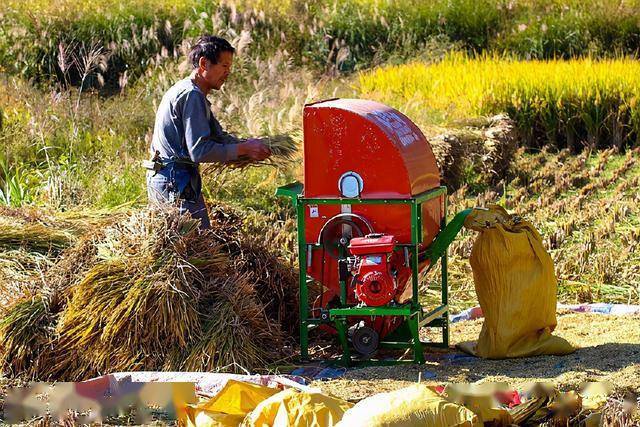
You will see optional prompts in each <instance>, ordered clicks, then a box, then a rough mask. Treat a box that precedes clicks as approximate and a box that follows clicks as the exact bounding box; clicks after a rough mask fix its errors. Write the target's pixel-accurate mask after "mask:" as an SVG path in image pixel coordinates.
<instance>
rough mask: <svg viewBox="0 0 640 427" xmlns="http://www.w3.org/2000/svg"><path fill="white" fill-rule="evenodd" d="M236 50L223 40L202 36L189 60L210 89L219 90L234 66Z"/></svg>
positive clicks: (193, 48) (190, 53)
mask: <svg viewBox="0 0 640 427" xmlns="http://www.w3.org/2000/svg"><path fill="white" fill-rule="evenodd" d="M234 53H235V49H234V48H233V47H232V46H231V44H229V42H228V41H226V40H225V39H223V38H220V37H216V36H202V37H200V38H199V39H198V41H197V42H196V44H195V45H194V46H193V47H192V48H191V52H189V60H190V61H191V64H192V65H193V68H194V70H195V71H196V73H197V74H198V75H199V76H200V77H201V80H202V81H203V82H204V83H205V84H206V85H207V86H208V88H209V89H216V90H219V89H220V88H221V87H222V85H223V84H224V82H225V80H227V77H229V73H230V72H231V66H232V64H233V54H234Z"/></svg>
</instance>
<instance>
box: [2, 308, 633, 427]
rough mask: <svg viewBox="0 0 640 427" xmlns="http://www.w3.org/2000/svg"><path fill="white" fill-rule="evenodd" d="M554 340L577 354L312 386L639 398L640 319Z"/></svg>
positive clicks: (452, 362) (461, 360) (347, 390)
mask: <svg viewBox="0 0 640 427" xmlns="http://www.w3.org/2000/svg"><path fill="white" fill-rule="evenodd" d="M481 326H482V319H480V320H476V321H466V322H460V323H455V324H453V325H452V327H451V341H452V344H453V345H455V344H456V343H459V342H464V341H469V340H474V339H476V338H477V336H478V334H479V332H480V328H481ZM555 334H556V335H559V336H562V337H564V338H566V339H567V340H569V341H570V342H571V343H572V344H573V345H574V346H576V347H579V348H578V349H577V350H576V352H575V353H573V354H570V355H567V356H539V357H530V358H522V359H512V360H482V359H477V358H472V357H467V356H466V355H464V354H463V353H461V352H458V351H456V350H454V349H451V350H449V351H443V350H439V351H435V350H434V351H428V352H427V353H426V355H425V356H426V358H427V362H426V364H425V365H402V366H393V367H370V368H362V369H351V370H348V371H347V372H346V374H345V375H344V376H343V377H342V378H340V379H334V380H328V381H315V382H313V383H312V386H315V387H318V388H320V389H322V390H323V391H324V392H326V393H330V394H332V395H334V396H337V397H340V398H343V399H346V400H349V401H353V402H355V401H358V400H361V399H363V398H365V397H367V396H370V395H372V394H375V393H380V392H384V391H391V390H396V389H398V388H402V387H405V386H407V385H409V384H411V383H413V382H416V381H417V380H418V375H419V373H422V381H423V382H425V383H427V384H433V385H440V384H444V383H448V382H466V383H470V382H506V383H508V384H510V385H511V386H512V387H513V388H516V389H520V388H522V387H526V385H527V383H531V382H534V381H550V382H552V383H554V384H555V385H556V386H557V387H558V388H559V389H561V390H570V389H573V390H575V389H578V388H579V387H580V385H581V383H583V382H585V381H610V382H611V383H612V384H613V385H614V386H615V387H616V389H617V390H618V391H633V392H635V393H640V316H633V317H632V316H624V317H614V316H605V315H598V314H585V313H582V314H574V313H572V314H564V315H559V316H558V327H557V329H556V332H555ZM425 338H426V337H425ZM18 384H19V382H17V381H15V380H13V381H9V380H7V379H3V378H1V377H0V424H2V421H1V419H2V418H3V417H2V415H1V414H2V410H1V409H2V406H3V405H2V401H3V398H4V396H5V393H6V387H7V386H11V385H18Z"/></svg>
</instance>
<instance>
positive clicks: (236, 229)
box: [0, 209, 297, 380]
mask: <svg viewBox="0 0 640 427" xmlns="http://www.w3.org/2000/svg"><path fill="white" fill-rule="evenodd" d="M221 216H222V215H221V214H220V213H219V212H218V214H216V215H214V216H213V221H212V223H213V228H212V229H211V230H207V231H201V230H199V228H198V221H196V220H192V219H191V218H189V217H188V216H186V215H179V214H178V213H177V211H176V210H174V209H168V210H164V209H144V210H141V211H138V212H134V213H133V214H131V215H130V216H129V217H127V218H125V219H124V220H121V221H119V222H116V223H114V224H113V225H112V226H110V227H108V228H106V229H105V230H104V231H101V232H98V233H93V234H90V235H88V236H85V237H83V238H81V240H80V243H79V244H78V246H76V247H74V248H72V249H70V250H68V251H67V252H65V253H64V254H63V256H62V257H61V259H60V260H59V261H58V262H57V263H56V264H55V265H54V266H53V267H51V268H50V269H49V270H48V271H47V272H45V274H44V276H43V281H44V282H45V283H44V287H43V289H41V290H40V293H39V295H38V296H37V297H36V299H37V301H41V302H42V304H39V305H33V304H31V305H25V303H23V302H22V301H21V302H18V303H17V304H14V305H12V306H11V307H9V308H8V309H7V311H6V312H4V313H2V316H0V322H2V323H0V337H1V338H4V340H3V342H5V343H6V345H5V346H3V347H0V360H4V362H3V365H2V366H1V367H0V368H2V370H3V371H5V372H12V373H25V374H28V375H29V376H32V377H37V378H41V379H45V378H49V379H69V380H78V379H82V378H87V377H89V376H92V375H96V374H99V373H104V372H113V371H127V370H139V369H146V370H163V369H164V370H176V369H183V368H184V367H185V366H188V367H189V369H192V370H200V369H207V370H214V369H216V370H217V369H225V370H235V371H238V370H242V369H245V368H256V367H258V366H263V365H264V363H265V361H268V360H273V359H274V358H275V355H276V354H277V353H279V350H277V349H281V348H282V346H281V345H275V344H279V343H281V342H282V340H283V334H282V332H281V324H282V325H284V326H286V327H287V328H289V327H290V326H291V325H290V324H289V323H285V322H289V321H290V322H291V324H293V325H295V324H296V320H295V313H296V312H295V311H294V310H289V308H291V306H295V304H296V301H297V300H296V298H295V289H296V280H295V275H294V274H293V273H292V266H288V267H285V266H281V265H280V264H282V261H281V260H279V259H278V258H277V257H276V256H274V255H272V254H271V253H270V252H269V250H267V249H266V248H262V250H260V249H259V248H258V247H255V246H250V245H248V244H247V243H246V242H245V241H244V239H245V238H244V237H242V236H240V235H239V233H240V230H241V228H240V223H238V222H234V221H238V219H233V220H232V219H229V218H228V219H229V220H228V221H217V220H216V217H221ZM234 224H235V225H234ZM246 248H249V249H246ZM253 258H256V259H255V260H253ZM267 292H268V293H269V294H268V295H265V294H266V293H267ZM36 309H37V310H36ZM34 311H35V314H31V313H32V312H34ZM25 313H26V314H25ZM285 315H286V316H285ZM292 316H293V317H292ZM32 319H36V320H38V319H42V320H41V321H32ZM267 342H268V343H270V345H264V343H267ZM16 355H18V356H19V357H18V356H16ZM25 360H28V361H29V363H30V364H29V363H28V362H25ZM26 369H29V370H28V372H26V371H25V370H26Z"/></svg>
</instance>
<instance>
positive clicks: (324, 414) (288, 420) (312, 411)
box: [242, 389, 353, 427]
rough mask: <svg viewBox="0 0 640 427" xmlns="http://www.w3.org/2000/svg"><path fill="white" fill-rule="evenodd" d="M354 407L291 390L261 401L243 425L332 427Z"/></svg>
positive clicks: (254, 426) (258, 426)
mask: <svg viewBox="0 0 640 427" xmlns="http://www.w3.org/2000/svg"><path fill="white" fill-rule="evenodd" d="M352 406H353V404H351V403H349V402H346V401H344V400H341V399H337V398H335V397H331V396H327V395H324V394H321V393H319V392H318V393H314V392H301V391H298V390H295V389H288V390H284V391H281V392H280V393H278V394H276V395H273V396H271V397H270V398H268V399H266V400H264V401H262V402H261V403H260V404H259V405H258V406H257V407H256V408H255V409H254V410H253V411H252V412H251V413H250V414H249V415H247V417H246V418H245V419H244V422H243V423H242V425H243V426H246V427H267V426H273V427H286V426H307V427H325V426H326V427H331V426H334V425H336V424H337V423H338V421H340V419H341V418H342V415H343V414H344V413H345V411H346V410H347V409H349V408H351V407H352Z"/></svg>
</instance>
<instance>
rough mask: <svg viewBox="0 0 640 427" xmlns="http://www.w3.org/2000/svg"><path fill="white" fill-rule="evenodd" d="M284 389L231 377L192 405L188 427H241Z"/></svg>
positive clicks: (188, 407) (188, 414) (187, 409)
mask: <svg viewBox="0 0 640 427" xmlns="http://www.w3.org/2000/svg"><path fill="white" fill-rule="evenodd" d="M279 391H280V390H278V389H276V388H271V387H265V386H261V385H256V384H250V383H245V382H242V381H235V380H229V381H228V382H227V383H226V384H225V386H224V387H223V388H222V390H220V392H218V394H216V395H215V396H214V397H212V398H211V399H209V400H207V401H205V402H201V403H198V404H196V405H188V406H187V408H186V413H187V419H186V423H185V424H186V425H187V426H188V427H231V426H233V427H237V426H238V425H240V423H241V422H242V420H244V418H245V416H246V415H247V414H248V413H249V412H251V411H252V410H254V409H255V408H256V406H258V404H259V403H260V402H262V401H264V400H265V399H268V398H269V397H271V396H273V395H275V394H277V393H279Z"/></svg>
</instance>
